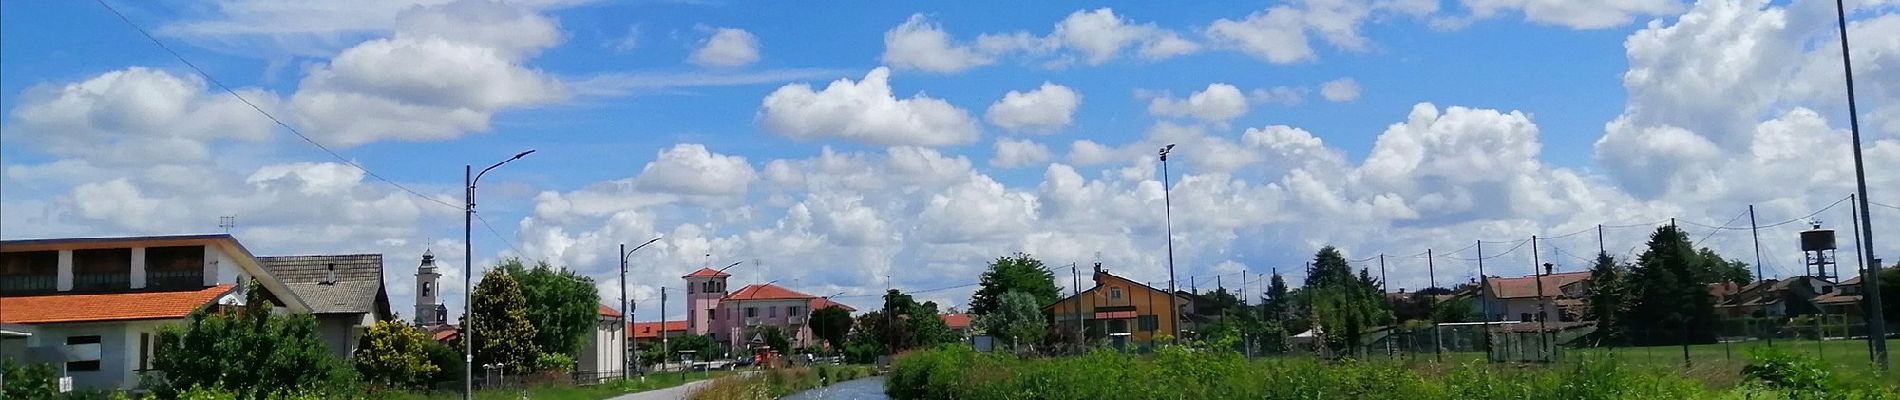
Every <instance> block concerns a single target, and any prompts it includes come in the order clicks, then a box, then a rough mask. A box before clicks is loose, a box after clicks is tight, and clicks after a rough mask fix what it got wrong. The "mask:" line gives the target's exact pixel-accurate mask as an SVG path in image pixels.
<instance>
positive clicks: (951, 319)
mask: <svg viewBox="0 0 1900 400" xmlns="http://www.w3.org/2000/svg"><path fill="white" fill-rule="evenodd" d="M943 324H944V325H949V326H950V329H955V330H963V329H969V328H970V314H963V313H957V314H944V315H943Z"/></svg>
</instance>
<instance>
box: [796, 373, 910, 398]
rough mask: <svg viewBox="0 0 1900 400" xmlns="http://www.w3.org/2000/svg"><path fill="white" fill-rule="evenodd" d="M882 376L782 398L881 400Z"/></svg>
mask: <svg viewBox="0 0 1900 400" xmlns="http://www.w3.org/2000/svg"><path fill="white" fill-rule="evenodd" d="M889 398H890V397H888V396H885V395H884V377H882V376H873V377H869V378H864V379H857V380H852V381H849V382H843V383H839V384H836V385H831V386H826V387H821V388H817V389H812V390H807V391H805V392H802V393H797V394H793V395H791V396H785V399H784V400H883V399H889Z"/></svg>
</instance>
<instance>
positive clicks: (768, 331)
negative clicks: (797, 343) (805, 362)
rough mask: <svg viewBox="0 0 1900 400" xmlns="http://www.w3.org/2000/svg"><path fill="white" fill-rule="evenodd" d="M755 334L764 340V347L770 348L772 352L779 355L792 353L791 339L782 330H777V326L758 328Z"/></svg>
mask: <svg viewBox="0 0 1900 400" xmlns="http://www.w3.org/2000/svg"><path fill="white" fill-rule="evenodd" d="M757 333H758V335H759V336H760V337H761V338H763V339H765V347H770V348H772V350H773V351H777V352H780V353H789V352H791V351H792V337H791V335H787V334H785V330H784V329H779V327H777V326H771V325H766V326H762V327H759V331H758V332H757Z"/></svg>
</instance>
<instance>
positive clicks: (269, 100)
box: [8, 67, 277, 165]
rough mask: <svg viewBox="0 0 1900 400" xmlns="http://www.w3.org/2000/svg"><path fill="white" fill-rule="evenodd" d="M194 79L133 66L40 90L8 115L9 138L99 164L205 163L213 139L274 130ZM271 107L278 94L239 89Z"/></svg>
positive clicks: (257, 136)
mask: <svg viewBox="0 0 1900 400" xmlns="http://www.w3.org/2000/svg"><path fill="white" fill-rule="evenodd" d="M206 90H207V87H206V86H205V83H204V81H203V80H201V79H199V78H198V77H197V76H196V75H182V76H181V75H174V74H172V73H170V72H166V71H160V70H153V69H147V68H143V67H132V68H128V69H124V70H119V71H112V72H107V73H104V74H101V75H99V76H96V77H93V78H90V79H87V80H85V81H82V82H74V83H67V84H63V85H54V84H47V85H39V86H35V87H33V88H31V89H28V90H27V91H26V93H25V94H22V95H21V96H20V98H19V103H20V105H19V106H18V107H14V108H13V110H12V111H11V112H10V114H9V115H10V117H12V123H11V125H9V127H8V129H9V133H12V134H14V135H18V137H20V138H23V139H25V140H27V141H29V142H32V143H35V144H38V145H41V146H44V148H45V149H46V150H47V151H48V152H50V153H52V154H55V155H60V156H66V157H75V158H78V159H83V160H87V161H89V162H92V163H95V164H102V165H150V164H155V163H200V162H205V161H208V160H210V158H211V144H210V142H212V141H216V140H219V139H234V140H241V141H260V140H264V139H265V138H267V137H268V136H269V135H270V133H271V128H272V127H273V125H272V123H271V122H270V120H268V119H265V118H264V117H263V116H261V115H259V114H257V111H256V110H253V109H251V106H249V105H245V104H244V103H243V102H241V101H239V99H238V98H237V97H234V96H231V95H229V94H223V93H217V94H214V93H208V92H206ZM239 93H240V94H241V95H243V96H244V97H245V98H246V99H249V100H250V101H251V102H252V103H253V104H257V105H258V106H259V107H263V108H264V109H266V110H270V109H276V108H277V97H276V96H274V95H272V94H270V93H268V92H263V91H259V90H252V89H244V90H241V91H239Z"/></svg>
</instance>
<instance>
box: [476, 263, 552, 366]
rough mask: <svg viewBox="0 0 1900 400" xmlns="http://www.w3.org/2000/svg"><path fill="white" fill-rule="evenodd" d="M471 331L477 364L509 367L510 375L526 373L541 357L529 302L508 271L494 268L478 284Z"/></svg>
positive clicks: (519, 285)
mask: <svg viewBox="0 0 1900 400" xmlns="http://www.w3.org/2000/svg"><path fill="white" fill-rule="evenodd" d="M474 298H475V299H474V302H475V305H474V306H473V311H472V313H473V314H475V320H474V321H470V322H469V325H470V328H471V329H472V330H473V331H474V332H475V335H474V339H475V364H474V365H477V366H480V365H488V364H495V363H501V364H506V365H507V369H506V371H507V372H509V373H517V374H518V373H526V372H530V370H531V369H533V366H535V365H536V361H538V360H540V358H541V347H540V346H537V345H535V342H534V340H535V337H536V336H537V335H538V333H537V332H539V330H537V329H536V328H535V326H534V322H533V321H532V320H530V319H529V318H528V299H527V297H526V296H525V295H524V294H522V289H521V284H520V283H518V282H516V281H515V278H514V276H513V275H510V274H509V273H508V272H507V269H505V268H494V269H490V270H488V273H487V274H484V275H482V282H481V283H478V284H475V293H474Z"/></svg>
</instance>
